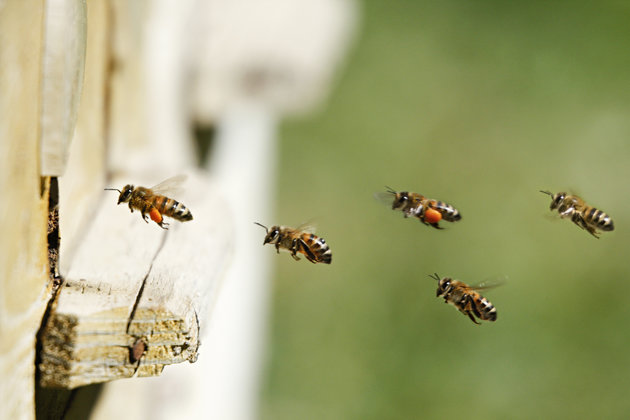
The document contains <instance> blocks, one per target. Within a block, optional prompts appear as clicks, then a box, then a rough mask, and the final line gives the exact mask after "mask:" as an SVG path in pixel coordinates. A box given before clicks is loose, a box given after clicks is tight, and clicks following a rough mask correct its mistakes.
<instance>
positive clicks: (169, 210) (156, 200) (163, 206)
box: [151, 195, 193, 222]
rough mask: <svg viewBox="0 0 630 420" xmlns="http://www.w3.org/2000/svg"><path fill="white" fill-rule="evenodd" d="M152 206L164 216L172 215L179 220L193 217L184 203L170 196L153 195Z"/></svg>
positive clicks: (185, 220)
mask: <svg viewBox="0 0 630 420" xmlns="http://www.w3.org/2000/svg"><path fill="white" fill-rule="evenodd" d="M151 204H152V205H153V207H155V209H156V210H157V211H159V212H160V213H161V214H163V215H164V216H168V217H172V218H173V219H175V220H179V221H180V222H187V221H189V220H192V219H193V216H192V213H191V212H190V210H188V208H186V206H185V205H183V204H182V203H180V202H179V201H176V200H173V199H172V198H168V197H165V196H163V195H157V196H155V197H153V200H152V203H151Z"/></svg>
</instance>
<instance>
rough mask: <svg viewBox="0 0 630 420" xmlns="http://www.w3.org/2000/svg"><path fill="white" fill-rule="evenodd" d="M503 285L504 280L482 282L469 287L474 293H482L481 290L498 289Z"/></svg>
mask: <svg viewBox="0 0 630 420" xmlns="http://www.w3.org/2000/svg"><path fill="white" fill-rule="evenodd" d="M504 283H505V280H503V279H502V280H492V281H483V282H481V283H478V284H475V285H471V286H470V287H471V288H472V289H473V290H476V291H482V290H490V289H494V288H495V287H499V286H501V285H503V284H504Z"/></svg>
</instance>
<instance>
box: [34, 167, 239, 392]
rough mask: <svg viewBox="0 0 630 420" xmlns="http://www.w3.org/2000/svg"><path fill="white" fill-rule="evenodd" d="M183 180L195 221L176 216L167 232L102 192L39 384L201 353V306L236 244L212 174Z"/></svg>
mask: <svg viewBox="0 0 630 420" xmlns="http://www.w3.org/2000/svg"><path fill="white" fill-rule="evenodd" d="M128 181H129V180H128V179H126V180H125V179H119V180H117V181H115V182H114V185H118V188H120V186H122V185H124V184H125V183H127V182H128ZM145 185H146V184H145ZM186 188H187V191H189V192H190V193H189V194H188V195H186V194H184V195H183V196H181V197H177V198H178V200H182V202H184V203H185V204H186V205H187V206H189V208H190V209H191V211H192V212H193V215H194V220H192V221H190V222H186V223H179V222H176V221H172V223H171V225H170V229H169V230H168V231H166V230H163V229H161V228H159V227H158V226H157V225H156V224H154V223H153V222H151V223H150V224H145V223H144V222H143V221H142V219H141V217H140V215H139V213H138V212H135V213H134V214H130V213H129V210H128V208H127V207H126V206H122V205H121V206H120V207H116V200H117V195H116V194H115V193H112V192H110V191H107V192H106V194H105V193H104V194H103V201H102V202H101V205H100V206H99V210H98V213H97V215H96V217H95V218H94V219H93V223H92V225H91V226H90V228H89V231H88V232H87V233H86V235H85V239H84V240H83V241H82V242H81V244H80V246H79V250H78V251H77V253H76V255H75V257H74V259H73V261H72V262H71V263H70V269H69V271H68V273H67V275H65V276H64V277H65V279H66V283H65V285H64V287H63V290H62V291H61V292H60V294H59V297H58V299H57V302H56V307H55V309H54V311H53V313H52V314H51V316H50V319H49V321H48V324H47V326H46V328H45V330H44V334H43V337H42V352H41V364H40V366H39V368H40V371H41V383H42V385H44V386H48V387H63V388H75V387H77V386H81V385H86V384H90V383H98V382H104V381H109V380H113V379H119V378H125V377H131V376H134V375H137V376H155V375H159V374H160V373H161V372H162V369H163V368H164V366H165V365H168V364H173V363H180V362H183V361H190V362H194V361H195V360H196V358H197V350H198V347H199V328H200V325H199V322H200V321H199V320H200V319H206V318H200V314H201V315H203V314H205V313H206V310H207V307H208V305H209V304H210V303H211V302H212V301H213V300H214V299H215V297H216V294H217V293H218V290H219V284H220V280H221V277H222V273H223V271H224V270H225V266H226V264H227V262H228V260H229V258H228V257H229V255H230V253H231V249H232V246H233V244H232V242H231V238H232V233H231V229H232V227H231V223H229V220H230V217H229V211H228V208H227V206H226V205H225V204H224V203H223V202H222V201H221V200H220V199H219V198H218V197H219V195H218V193H217V192H216V190H215V189H214V188H213V187H212V186H211V185H210V183H209V182H208V181H207V179H206V178H205V177H204V176H203V175H199V174H194V175H193V176H191V177H190V178H189V180H188V182H187V185H186ZM193 191H194V192H195V193H194V194H193V193H192V192H193ZM200 191H203V192H204V193H201V194H200V193H199V192H200ZM143 347H144V351H142V350H143ZM134 353H135V355H134Z"/></svg>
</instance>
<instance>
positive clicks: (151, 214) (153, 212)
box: [149, 208, 162, 223]
mask: <svg viewBox="0 0 630 420" xmlns="http://www.w3.org/2000/svg"><path fill="white" fill-rule="evenodd" d="M149 217H151V220H153V221H154V222H155V223H161V222H162V214H161V213H160V212H159V211H158V210H157V209H156V208H152V209H151V211H150V212H149Z"/></svg>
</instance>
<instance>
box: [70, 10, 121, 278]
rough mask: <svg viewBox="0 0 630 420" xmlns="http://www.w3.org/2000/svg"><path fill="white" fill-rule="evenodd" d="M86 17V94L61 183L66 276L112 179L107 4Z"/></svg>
mask: <svg viewBox="0 0 630 420" xmlns="http://www.w3.org/2000/svg"><path fill="white" fill-rule="evenodd" d="M87 13H88V15H87V19H88V22H89V25H88V28H87V49H86V54H85V72H84V82H83V93H82V95H81V102H80V104H79V111H78V116H77V126H76V129H75V131H74V137H73V139H72V143H71V144H70V156H69V157H68V160H67V164H66V170H65V174H64V176H62V177H60V178H59V208H60V209H62V217H61V218H60V231H61V234H62V240H61V248H60V255H61V261H60V265H61V270H62V271H63V272H66V273H67V272H68V267H67V266H64V264H65V262H66V261H71V260H72V256H73V255H74V253H75V252H76V249H77V244H78V242H79V240H80V239H81V237H82V235H83V233H84V231H85V228H86V226H87V225H88V223H89V221H90V220H91V219H92V218H93V217H94V213H95V211H96V206H97V205H98V202H99V200H100V199H101V196H102V191H101V190H99V188H98V186H100V185H102V184H103V183H104V182H105V178H106V175H107V173H106V167H105V163H106V159H105V151H106V135H107V120H108V112H109V103H108V97H109V74H110V71H111V70H110V49H111V46H110V41H109V37H110V31H111V28H110V25H111V18H110V13H109V6H108V2H105V1H94V2H90V4H89V5H88V7H87Z"/></svg>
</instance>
